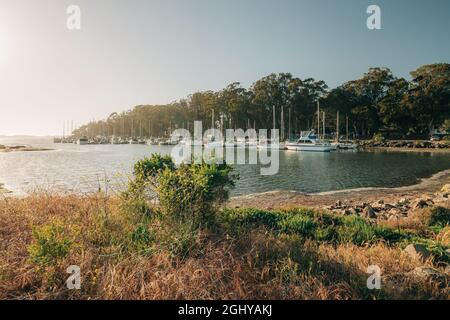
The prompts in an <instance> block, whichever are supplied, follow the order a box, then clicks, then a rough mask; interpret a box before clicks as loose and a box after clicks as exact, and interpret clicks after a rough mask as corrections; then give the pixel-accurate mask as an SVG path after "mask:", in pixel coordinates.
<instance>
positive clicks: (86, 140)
mask: <svg viewBox="0 0 450 320" xmlns="http://www.w3.org/2000/svg"><path fill="white" fill-rule="evenodd" d="M77 144H78V145H80V146H83V145H86V144H89V139H88V138H86V137H82V138H80V139H78V140H77Z"/></svg>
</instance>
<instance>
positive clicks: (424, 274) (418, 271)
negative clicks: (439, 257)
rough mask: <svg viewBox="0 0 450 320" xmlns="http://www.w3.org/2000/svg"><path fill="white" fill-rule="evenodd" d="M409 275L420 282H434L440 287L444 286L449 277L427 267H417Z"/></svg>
mask: <svg viewBox="0 0 450 320" xmlns="http://www.w3.org/2000/svg"><path fill="white" fill-rule="evenodd" d="M410 275H411V276H413V277H415V278H419V279H421V280H432V281H436V282H438V283H439V284H440V286H445V285H446V283H447V282H448V281H449V280H450V277H449V276H448V275H446V274H445V273H443V272H440V271H439V270H436V269H433V268H429V267H417V268H415V269H414V270H413V271H411V272H410Z"/></svg>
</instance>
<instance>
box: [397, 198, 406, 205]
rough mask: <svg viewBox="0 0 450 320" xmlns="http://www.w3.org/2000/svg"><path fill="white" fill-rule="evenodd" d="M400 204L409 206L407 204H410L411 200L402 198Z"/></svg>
mask: <svg viewBox="0 0 450 320" xmlns="http://www.w3.org/2000/svg"><path fill="white" fill-rule="evenodd" d="M398 204H399V205H401V206H404V205H407V204H409V200H408V199H406V198H401V199H400V200H399V201H398Z"/></svg>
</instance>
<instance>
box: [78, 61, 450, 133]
mask: <svg viewBox="0 0 450 320" xmlns="http://www.w3.org/2000/svg"><path fill="white" fill-rule="evenodd" d="M317 103H319V104H320V107H321V111H323V112H325V115H326V116H325V119H326V127H327V132H332V131H336V122H337V121H336V117H337V112H339V113H340V115H341V119H344V118H348V123H349V130H350V134H351V136H352V137H354V138H370V137H372V136H373V135H374V134H376V133H379V132H390V133H391V134H394V135H396V136H397V137H398V138H400V137H401V138H419V137H428V136H429V135H430V133H432V132H433V131H434V130H436V129H442V128H443V127H444V126H445V127H446V128H444V129H450V128H448V127H450V126H449V122H450V120H449V119H450V64H446V63H439V64H431V65H424V66H421V67H420V68H418V69H417V70H414V71H412V72H411V80H410V81H408V80H406V79H404V78H398V77H396V76H394V74H393V73H392V71H391V70H390V69H389V68H378V67H377V68H370V69H369V70H368V72H367V73H365V74H364V75H363V76H362V77H361V78H360V79H357V80H352V81H348V82H346V83H344V84H342V85H340V86H338V87H337V88H334V89H329V88H328V86H327V85H326V83H325V82H324V81H321V80H315V79H313V78H307V79H303V80H302V79H300V78H297V77H294V76H293V75H292V74H290V73H278V74H275V73H274V74H270V75H268V76H266V77H263V78H262V79H259V80H257V81H256V82H255V83H253V84H252V85H251V86H250V88H248V89H246V88H244V87H242V86H241V84H240V83H239V82H234V83H231V84H229V85H228V86H227V87H225V88H224V89H222V90H220V91H203V92H196V93H194V94H192V95H190V96H188V97H187V98H186V99H181V100H179V101H176V102H173V103H170V104H168V105H138V106H135V107H134V108H133V109H131V110H128V111H124V112H121V113H113V114H111V115H110V116H109V117H108V118H107V119H105V120H100V121H91V122H90V123H88V124H85V125H83V126H81V127H80V128H78V129H76V130H75V131H74V135H75V136H77V137H80V136H88V137H94V136H98V135H101V136H107V137H110V136H113V135H114V136H122V137H143V138H144V137H161V136H168V135H170V133H171V132H172V130H174V129H177V128H184V129H188V130H190V131H191V132H192V131H193V123H194V121H202V122H203V128H204V129H208V128H211V127H212V126H214V127H216V128H222V129H228V128H232V129H235V128H242V129H249V128H254V129H263V128H264V129H270V128H273V127H274V125H275V127H276V128H277V129H281V135H282V136H284V137H289V136H292V137H293V136H295V135H297V134H298V133H299V132H300V131H302V130H309V129H313V128H315V129H317ZM273 114H275V118H274V117H273ZM213 115H214V119H213ZM320 116H321V117H323V114H322V112H321V115H320ZM322 120H323V118H321V120H320V121H321V123H322ZM343 130H345V121H340V132H343Z"/></svg>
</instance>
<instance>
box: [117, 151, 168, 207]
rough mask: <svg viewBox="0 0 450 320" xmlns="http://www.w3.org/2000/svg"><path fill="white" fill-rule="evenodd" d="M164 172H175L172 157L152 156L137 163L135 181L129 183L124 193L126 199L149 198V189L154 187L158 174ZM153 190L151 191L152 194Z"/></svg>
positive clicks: (134, 174)
mask: <svg viewBox="0 0 450 320" xmlns="http://www.w3.org/2000/svg"><path fill="white" fill-rule="evenodd" d="M164 170H170V171H173V170H175V164H174V163H173V161H172V158H171V157H170V156H161V155H160V154H152V156H151V157H150V158H144V159H142V160H139V161H137V162H136V163H135V165H134V169H133V179H132V180H131V181H130V182H129V183H128V189H127V191H125V192H124V193H123V196H124V198H125V199H127V200H129V199H143V198H146V197H148V196H149V194H148V192H147V191H148V187H154V184H155V180H156V177H157V175H158V174H160V173H161V172H162V171H164ZM152 191H153V190H152V189H151V190H150V193H151V192H152Z"/></svg>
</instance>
